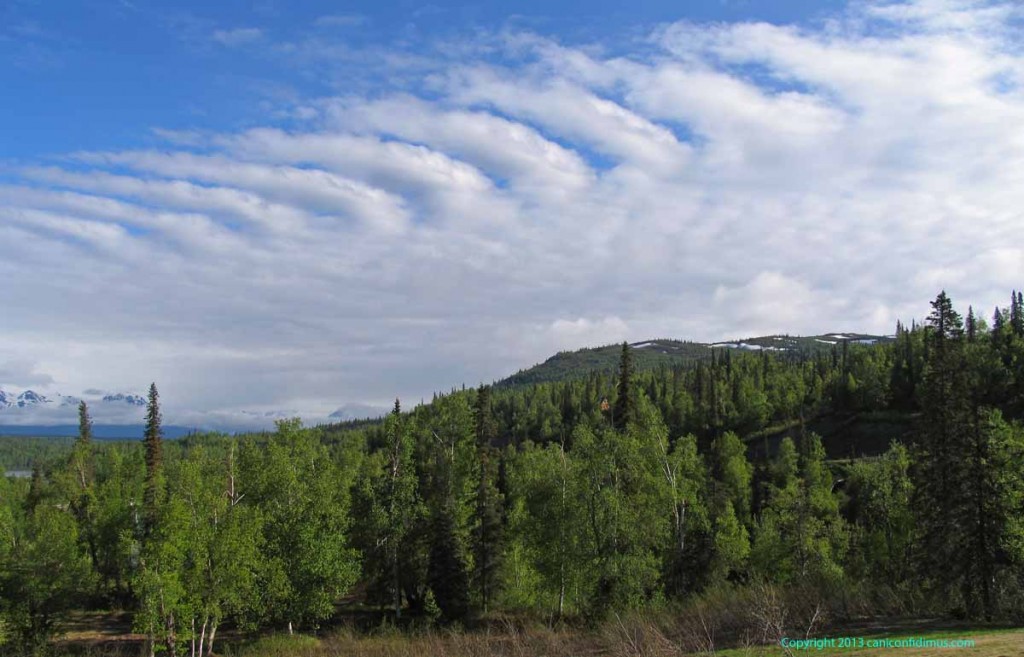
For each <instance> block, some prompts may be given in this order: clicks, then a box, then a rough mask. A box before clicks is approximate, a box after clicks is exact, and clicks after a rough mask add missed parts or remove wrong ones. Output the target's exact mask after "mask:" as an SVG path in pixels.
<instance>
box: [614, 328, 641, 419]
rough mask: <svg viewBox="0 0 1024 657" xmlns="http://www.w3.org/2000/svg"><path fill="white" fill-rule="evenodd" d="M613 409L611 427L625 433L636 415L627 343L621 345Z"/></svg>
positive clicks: (630, 358)
mask: <svg viewBox="0 0 1024 657" xmlns="http://www.w3.org/2000/svg"><path fill="white" fill-rule="evenodd" d="M616 392H617V396H616V397H615V408H614V410H613V411H612V426H614V427H615V428H616V429H618V430H619V431H625V430H626V425H628V424H629V423H630V422H632V421H633V420H634V419H636V418H635V415H636V393H635V392H634V390H633V354H632V353H631V351H630V348H629V343H627V342H623V343H622V356H620V358H619V382H618V385H617V387H616Z"/></svg>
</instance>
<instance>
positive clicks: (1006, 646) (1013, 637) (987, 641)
mask: <svg viewBox="0 0 1024 657" xmlns="http://www.w3.org/2000/svg"><path fill="white" fill-rule="evenodd" d="M886 637H888V638H891V639H900V638H907V637H921V638H925V639H971V640H973V641H974V646H973V647H970V648H964V647H960V648H957V647H948V648H896V647H893V648H825V649H823V650H816V649H814V648H810V649H807V650H791V651H789V652H787V651H786V650H785V649H783V648H782V647H781V646H751V647H743V648H733V649H730V650H722V651H718V652H715V653H711V654H714V655H715V656H716V657H777V656H778V657H789V656H790V655H841V656H843V657H882V656H883V655H888V656H893V657H896V656H898V657H938V656H940V655H941V656H942V657H949V656H950V655H964V656H965V657H966V656H967V655H970V656H971V657H1024V630H1022V629H1012V630H1007V629H999V630H993V629H981V630H961V631H955V632H950V631H941V632H921V633H914V632H900V633H898V634H889V635H881V634H876V635H867V636H864V639H865V641H867V640H869V639H879V638H886ZM698 654H700V655H707V654H709V653H706V652H705V653H694V654H692V655H688V656H687V657H696V655H698Z"/></svg>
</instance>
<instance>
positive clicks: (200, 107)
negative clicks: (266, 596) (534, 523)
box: [0, 0, 1024, 427]
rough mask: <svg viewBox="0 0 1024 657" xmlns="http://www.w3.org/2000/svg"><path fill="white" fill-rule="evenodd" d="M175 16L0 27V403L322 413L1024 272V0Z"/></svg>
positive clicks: (53, 18)
mask: <svg viewBox="0 0 1024 657" xmlns="http://www.w3.org/2000/svg"><path fill="white" fill-rule="evenodd" d="M166 5H167V3H156V2H152V3H148V2H142V1H135V0H133V1H130V2H129V1H127V0H126V1H120V2H98V1H96V2H79V3H70V2H61V3H53V2H27V1H24V0H13V1H11V2H7V3H5V4H4V5H3V7H2V8H0V64H2V65H0V88H2V89H3V102H0V308H2V309H3V312H2V313H0V389H3V390H6V391H8V392H11V391H13V392H20V391H23V390H25V389H28V388H32V389H35V390H39V391H41V392H43V393H44V394H48V395H56V394H57V393H61V394H65V395H78V396H80V395H85V396H86V397H87V398H88V397H89V395H93V396H98V395H101V394H102V393H104V392H130V393H131V392H134V393H138V392H143V391H145V389H146V387H147V386H148V384H149V383H150V382H151V381H156V382H157V383H158V385H159V386H160V389H161V393H162V395H161V396H162V400H163V402H164V406H165V411H166V417H167V419H168V420H169V421H172V422H176V423H179V424H190V425H201V426H220V427H236V426H240V425H246V426H259V425H266V424H268V423H269V422H270V418H272V417H274V416H279V415H291V414H297V415H300V416H302V417H303V418H305V419H307V420H309V421H318V420H322V419H324V418H326V417H327V416H328V415H329V414H330V413H331V412H332V411H333V410H334V409H337V408H338V407H340V406H345V405H348V404H370V405H381V406H386V405H388V404H389V402H390V400H392V399H394V397H395V396H400V397H402V398H403V399H404V400H413V401H416V400H418V399H420V398H428V399H429V397H430V394H431V393H432V392H433V391H435V390H446V389H449V388H450V387H452V386H458V385H461V384H462V383H466V384H469V385H475V384H477V383H479V382H486V381H492V380H495V379H498V378H501V377H503V376H505V375H507V374H509V373H511V372H514V371H516V370H517V369H519V368H521V367H526V366H529V365H530V364H532V363H535V362H538V361H541V360H543V359H545V358H547V357H548V356H550V355H551V354H552V353H554V352H556V351H558V350H561V349H573V348H578V347H582V346H590V345H599V344H607V343H610V342H617V341H622V340H632V341H640V340H644V339H650V338H653V337H677V338H681V339H694V340H706V341H715V340H722V339H729V338H742V337H748V336H753V335H765V334H771V333H791V334H819V333H827V332H835V331H860V332H877V333H889V332H891V331H892V328H893V327H894V325H895V322H896V320H897V319H902V320H904V321H906V322H909V320H910V319H912V318H920V317H923V316H924V315H926V314H927V302H928V300H929V299H931V298H933V297H934V296H935V294H936V293H937V292H938V291H939V290H940V289H943V288H945V289H946V290H948V291H949V292H950V294H951V296H952V297H953V299H954V301H956V302H957V303H958V304H960V305H961V306H962V307H966V305H967V304H968V303H970V304H973V305H974V306H975V308H980V309H983V313H984V314H985V315H990V314H991V308H992V307H993V306H994V305H996V304H997V303H1001V304H1005V300H1006V298H1007V296H1008V294H1009V291H1010V290H1011V289H1014V288H1015V289H1020V288H1022V287H1024V247H1022V246H1021V243H1020V226H1021V225H1024V131H1021V129H1020V127H1021V126H1022V125H1024V53H1022V47H1021V45H1020V44H1021V43H1024V38H1021V37H1022V36H1024V35H1022V33H1021V20H1022V12H1024V10H1022V7H1021V5H1020V3H1017V2H1003V1H1000V0H858V1H857V2H831V1H830V2H821V1H819V2H797V1H796V0H790V1H773V2H753V1H752V0H751V1H747V2H742V1H739V0H735V1H734V0H730V1H728V2H723V1H714V2H686V3H678V2H677V3H668V2H665V3H629V4H626V3H611V2H596V3H595V2H591V3H587V4H586V5H582V4H575V3H568V2H546V3H535V4H524V3H514V4H513V3H507V4H505V5H499V4H491V5H487V6H483V7H481V6H479V5H477V4H466V5H464V6H459V5H444V4H439V3H438V4H429V5H425V4H420V3H408V4H387V3H375V4H366V5H363V4H352V5H344V6H339V5H336V4H329V3H289V4H285V3H280V4H277V3H274V2H267V1H264V2H249V3H242V2H230V3H215V7H212V8H211V7H209V6H206V5H202V4H199V3H196V4H195V5H194V6H189V5H185V4H181V3H177V4H176V6H175V8H173V9H168V8H167V6H166ZM86 391H89V392H86ZM44 410H46V412H45V413H44V414H42V415H32V414H23V415H17V414H12V412H11V411H10V409H8V410H6V411H0V413H4V415H3V417H2V418H0V420H2V421H0V424H3V423H12V422H19V423H31V422H47V423H51V424H53V423H61V422H65V421H67V420H69V419H73V418H70V417H64V416H63V415H61V414H62V413H64V414H67V413H68V412H70V411H68V410H67V409H64V410H61V409H59V408H54V407H49V408H48V409H44ZM268 414H269V415H268ZM97 419H98V420H99V421H104V420H107V421H114V420H118V421H129V420H131V419H132V418H129V417H118V418H103V417H98V418H97Z"/></svg>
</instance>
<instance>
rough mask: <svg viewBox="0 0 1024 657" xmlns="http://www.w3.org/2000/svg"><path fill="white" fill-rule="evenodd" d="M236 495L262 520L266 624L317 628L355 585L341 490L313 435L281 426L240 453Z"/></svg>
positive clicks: (293, 424)
mask: <svg viewBox="0 0 1024 657" xmlns="http://www.w3.org/2000/svg"><path fill="white" fill-rule="evenodd" d="M240 461H241V468H240V470H241V477H242V481H243V482H245V483H244V487H243V488H242V489H241V490H242V492H244V494H245V495H246V496H247V498H248V500H249V501H250V502H251V503H253V504H255V505H256V506H257V507H258V508H259V509H260V511H261V516H262V520H263V523H262V527H263V535H262V538H261V540H262V543H263V550H262V561H263V563H262V564H261V569H260V573H259V577H260V581H259V584H258V586H259V590H260V591H261V592H263V594H264V595H265V596H266V599H265V600H264V601H262V602H263V611H264V614H265V616H266V617H267V618H268V619H269V620H271V621H272V622H280V623H288V624H294V625H299V626H306V625H309V626H316V625H317V624H318V623H319V622H320V621H321V620H323V619H325V618H327V617H328V616H330V615H331V613H332V612H333V611H334V603H335V601H336V600H337V599H338V597H340V596H341V595H342V594H343V593H345V592H346V591H347V590H348V589H349V588H350V587H351V586H352V585H353V584H354V583H355V581H356V579H357V577H358V575H359V563H358V559H357V555H356V553H355V551H354V550H353V549H352V548H351V547H350V546H349V541H348V529H349V523H350V516H349V513H348V508H349V497H348V492H347V490H345V489H344V488H343V487H342V486H340V485H339V483H340V481H339V476H338V470H337V467H336V466H335V464H334V463H333V462H332V461H331V460H330V459H329V458H328V456H327V451H326V449H324V447H323V445H321V444H319V442H318V441H317V440H316V437H315V435H314V434H313V433H312V432H311V431H309V430H304V429H302V427H301V424H300V423H299V421H298V420H287V421H280V422H278V424H277V433H276V434H275V435H274V436H273V437H272V439H271V441H270V443H269V444H268V445H266V447H265V448H260V447H257V446H253V445H246V446H245V447H244V448H243V450H242V453H241V459H240Z"/></svg>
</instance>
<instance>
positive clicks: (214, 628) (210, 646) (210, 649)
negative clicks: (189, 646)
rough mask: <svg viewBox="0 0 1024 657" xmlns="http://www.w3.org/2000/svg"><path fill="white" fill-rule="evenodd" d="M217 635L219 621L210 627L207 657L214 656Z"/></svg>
mask: <svg viewBox="0 0 1024 657" xmlns="http://www.w3.org/2000/svg"><path fill="white" fill-rule="evenodd" d="M289 627H290V624H289ZM216 635H217V621H216V620H215V621H213V623H212V624H211V625H210V640H209V642H208V643H207V644H206V657H210V656H211V655H212V654H213V637H215V636H216Z"/></svg>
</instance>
